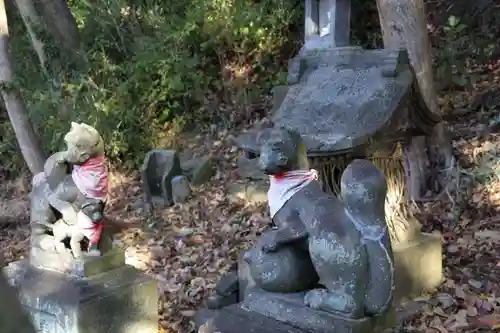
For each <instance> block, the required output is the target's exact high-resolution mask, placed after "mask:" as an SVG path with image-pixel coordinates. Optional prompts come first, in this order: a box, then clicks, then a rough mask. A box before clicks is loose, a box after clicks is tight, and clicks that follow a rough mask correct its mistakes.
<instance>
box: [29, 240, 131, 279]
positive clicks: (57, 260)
mask: <svg viewBox="0 0 500 333" xmlns="http://www.w3.org/2000/svg"><path fill="white" fill-rule="evenodd" d="M30 263H31V265H32V266H34V267H38V268H41V269H48V270H53V271H56V272H59V273H64V274H68V275H72V276H76V277H82V278H83V277H90V276H93V275H96V274H100V273H104V272H107V271H110V270H113V269H116V268H120V267H123V266H124V265H125V254H124V252H123V251H122V250H120V249H118V248H114V249H111V250H110V251H108V252H106V253H105V254H103V255H102V256H98V257H86V258H84V259H83V260H75V259H74V258H73V255H72V254H71V253H70V252H69V251H68V253H66V254H65V255H61V254H59V253H56V252H52V251H44V250H43V249H41V248H39V247H37V246H32V247H31V251H30Z"/></svg>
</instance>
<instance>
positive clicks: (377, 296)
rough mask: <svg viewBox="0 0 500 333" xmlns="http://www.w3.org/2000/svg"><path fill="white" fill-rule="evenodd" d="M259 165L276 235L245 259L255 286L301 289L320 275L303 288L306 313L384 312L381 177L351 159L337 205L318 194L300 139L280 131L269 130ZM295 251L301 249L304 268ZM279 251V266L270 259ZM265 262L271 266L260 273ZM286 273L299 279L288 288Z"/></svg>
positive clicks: (390, 283) (389, 287)
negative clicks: (266, 180) (306, 256)
mask: <svg viewBox="0 0 500 333" xmlns="http://www.w3.org/2000/svg"><path fill="white" fill-rule="evenodd" d="M259 164H260V167H261V169H262V170H263V171H264V172H265V173H267V174H268V175H269V176H270V178H271V184H270V188H269V192H268V201H269V208H270V212H271V216H272V218H273V222H274V223H275V224H276V226H278V230H276V231H271V232H270V233H269V234H268V235H266V236H265V238H266V240H267V241H266V242H264V244H262V243H261V242H259V243H258V244H257V248H254V249H253V250H252V251H251V252H253V254H251V255H249V256H248V257H247V258H248V259H247V260H248V261H249V263H250V269H251V272H252V275H253V278H254V280H255V281H256V284H257V286H259V287H260V288H261V289H263V290H267V291H279V292H295V291H305V290H308V289H309V288H311V286H312V285H313V284H314V283H315V282H317V276H319V280H320V281H321V284H322V285H323V287H319V288H315V289H312V290H309V291H308V292H307V294H306V295H305V298H304V301H305V304H307V305H308V306H309V307H311V308H314V309H321V310H324V311H327V312H330V313H336V314H341V315H344V316H346V317H349V318H362V317H365V316H371V315H377V314H381V313H383V312H384V311H387V310H388V309H389V308H390V306H391V303H392V293H393V288H394V277H393V274H394V263H393V258H392V249H391V244H390V239H389V232H388V230H387V225H386V222H385V214H384V202H385V195H386V191H387V188H386V182H385V178H384V176H383V175H382V173H381V172H380V171H378V169H377V168H375V167H374V166H373V165H372V164H371V163H370V162H368V161H365V160H355V161H354V162H352V163H351V164H350V165H349V166H348V167H347V169H346V170H345V171H344V173H343V175H342V181H341V186H342V190H341V191H342V200H340V199H338V198H335V197H334V196H333V195H331V194H327V193H325V192H324V191H323V190H322V189H321V186H320V184H319V182H318V181H317V174H316V171H314V170H309V169H308V162H307V156H306V151H305V149H304V145H303V143H302V141H301V138H300V136H299V135H298V134H296V133H294V132H291V131H288V130H286V129H283V128H280V129H274V130H273V131H272V133H271V135H270V137H269V139H268V140H267V141H266V142H265V143H264V145H263V146H262V148H261V154H260V159H259ZM259 247H260V248H259ZM290 248H297V252H290ZM299 248H302V249H304V248H305V249H307V251H308V253H309V256H310V262H308V261H307V260H304V256H303V255H302V254H300V253H301V252H300V250H298V249H299ZM283 250H284V254H283V255H282V258H281V260H273V259H272V257H273V256H276V255H278V256H279V253H280V251H283ZM256 253H259V254H258V255H257V254H256ZM263 253H270V256H269V257H271V258H268V256H266V255H264V254H263ZM292 253H296V255H293V254H292ZM271 261H272V262H274V264H273V265H272V267H271V266H268V269H267V270H262V269H261V267H262V266H263V265H265V263H266V262H271ZM296 263H298V265H297V264H296ZM311 263H312V265H311ZM311 266H312V267H314V270H315V271H316V273H317V275H316V274H314V273H313V272H311V271H313V270H312V269H311ZM282 271H286V272H287V274H283V273H282ZM294 271H295V273H290V272H294ZM290 274H292V276H295V275H297V274H302V275H304V276H303V277H302V279H301V281H294V282H295V285H294V286H291V285H290V282H289V280H290ZM287 275H288V276H287ZM307 275H309V276H307ZM299 284H301V285H299ZM278 286H279V287H278ZM270 297H271V296H270Z"/></svg>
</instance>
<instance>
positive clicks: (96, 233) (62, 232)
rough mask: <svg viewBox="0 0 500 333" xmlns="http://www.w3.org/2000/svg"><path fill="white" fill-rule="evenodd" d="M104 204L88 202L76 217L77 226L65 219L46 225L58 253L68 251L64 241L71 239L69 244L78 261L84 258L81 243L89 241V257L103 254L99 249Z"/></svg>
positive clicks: (93, 201) (95, 201) (94, 201)
mask: <svg viewBox="0 0 500 333" xmlns="http://www.w3.org/2000/svg"><path fill="white" fill-rule="evenodd" d="M103 210H104V202H102V201H98V200H88V202H86V203H85V204H83V206H82V207H81V208H80V211H79V212H78V213H77V215H76V224H74V225H73V224H68V223H66V222H65V221H64V220H63V219H59V220H57V221H56V222H55V223H54V224H46V226H47V227H48V228H49V229H51V230H52V233H53V235H54V241H55V244H54V245H55V248H56V250H57V252H59V253H64V252H65V251H66V247H65V244H64V243H63V241H64V240H65V239H67V238H69V244H70V248H71V251H72V252H73V256H74V257H75V258H76V259H82V258H83V257H84V254H83V251H82V248H81V247H82V246H81V242H82V241H83V240H84V238H87V239H88V246H87V255H89V256H99V255H101V252H100V251H99V248H98V243H99V238H100V236H101V233H102V229H103V227H104V221H103V216H102V212H103Z"/></svg>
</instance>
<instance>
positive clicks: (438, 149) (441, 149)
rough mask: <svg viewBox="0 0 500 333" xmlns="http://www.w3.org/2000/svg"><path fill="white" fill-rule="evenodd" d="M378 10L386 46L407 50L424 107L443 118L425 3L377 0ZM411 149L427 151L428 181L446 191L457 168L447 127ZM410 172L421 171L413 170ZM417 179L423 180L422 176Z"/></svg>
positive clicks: (442, 126)
mask: <svg viewBox="0 0 500 333" xmlns="http://www.w3.org/2000/svg"><path fill="white" fill-rule="evenodd" d="M377 7H378V13H379V17H380V25H381V28H382V35H383V39H384V46H385V47H386V48H392V49H401V48H405V49H407V50H408V55H409V57H410V61H411V64H412V66H413V68H414V70H415V73H416V76H417V81H418V85H419V88H420V92H421V94H422V97H423V99H424V102H425V104H426V105H427V107H428V108H429V109H430V110H431V111H432V112H433V113H435V114H438V115H441V111H440V110H439V105H438V100H437V94H436V89H435V84H434V78H433V75H432V58H431V45H430V41H429V36H428V33H427V19H426V16H425V10H424V3H423V0H377ZM410 147H411V148H409V149H412V150H415V152H414V153H412V154H411V155H414V156H423V155H422V152H423V151H427V156H428V158H429V161H430V167H431V168H430V169H431V170H429V172H428V175H426V176H427V177H426V178H428V176H432V177H433V178H434V179H435V180H436V181H437V183H438V184H439V186H438V187H439V188H440V189H441V190H443V189H444V188H446V187H447V186H448V182H449V180H450V179H449V173H450V172H451V171H452V169H453V166H454V165H455V158H454V156H453V153H452V146H451V139H450V137H449V135H448V133H447V130H446V126H445V124H444V123H443V122H441V123H439V124H438V125H436V127H435V128H434V131H433V133H432V134H430V135H429V136H428V137H427V140H425V142H424V141H423V140H420V141H419V142H415V143H413V144H411V145H410ZM420 164H421V163H420ZM410 172H418V171H417V170H411V171H410ZM417 178H418V179H422V177H417ZM414 179H416V178H414ZM425 185H427V184H420V185H418V184H413V186H415V187H419V188H421V189H424V188H426V187H427V186H425ZM423 194H424V193H421V195H423ZM413 199H415V200H416V199H419V198H413Z"/></svg>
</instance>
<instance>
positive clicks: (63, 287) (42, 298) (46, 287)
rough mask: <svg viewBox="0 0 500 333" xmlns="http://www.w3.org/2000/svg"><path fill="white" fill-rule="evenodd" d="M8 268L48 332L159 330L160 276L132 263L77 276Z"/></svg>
mask: <svg viewBox="0 0 500 333" xmlns="http://www.w3.org/2000/svg"><path fill="white" fill-rule="evenodd" d="M16 265H17V266H18V267H17V269H15V270H11V269H9V266H11V265H9V266H7V268H6V269H5V273H6V275H7V276H8V277H9V279H10V282H11V283H12V284H14V285H15V286H17V288H18V290H19V295H20V299H21V303H22V304H23V306H24V307H25V308H26V309H27V310H28V311H29V313H30V314H31V317H32V319H33V322H34V324H35V326H36V327H37V328H38V331H39V332H43V333H137V332H143V333H157V332H158V314H157V311H158V294H157V286H156V281H155V280H154V279H152V278H151V277H149V276H146V275H145V274H143V273H141V272H139V271H137V270H136V269H135V268H133V267H131V266H123V267H121V268H118V269H115V270H112V271H109V272H107V273H104V274H100V275H97V276H94V277H93V278H86V279H78V278H75V277H70V276H68V275H65V274H61V273H57V272H53V271H49V270H44V269H38V268H35V267H33V266H31V265H29V264H28V263H27V262H18V263H16Z"/></svg>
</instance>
